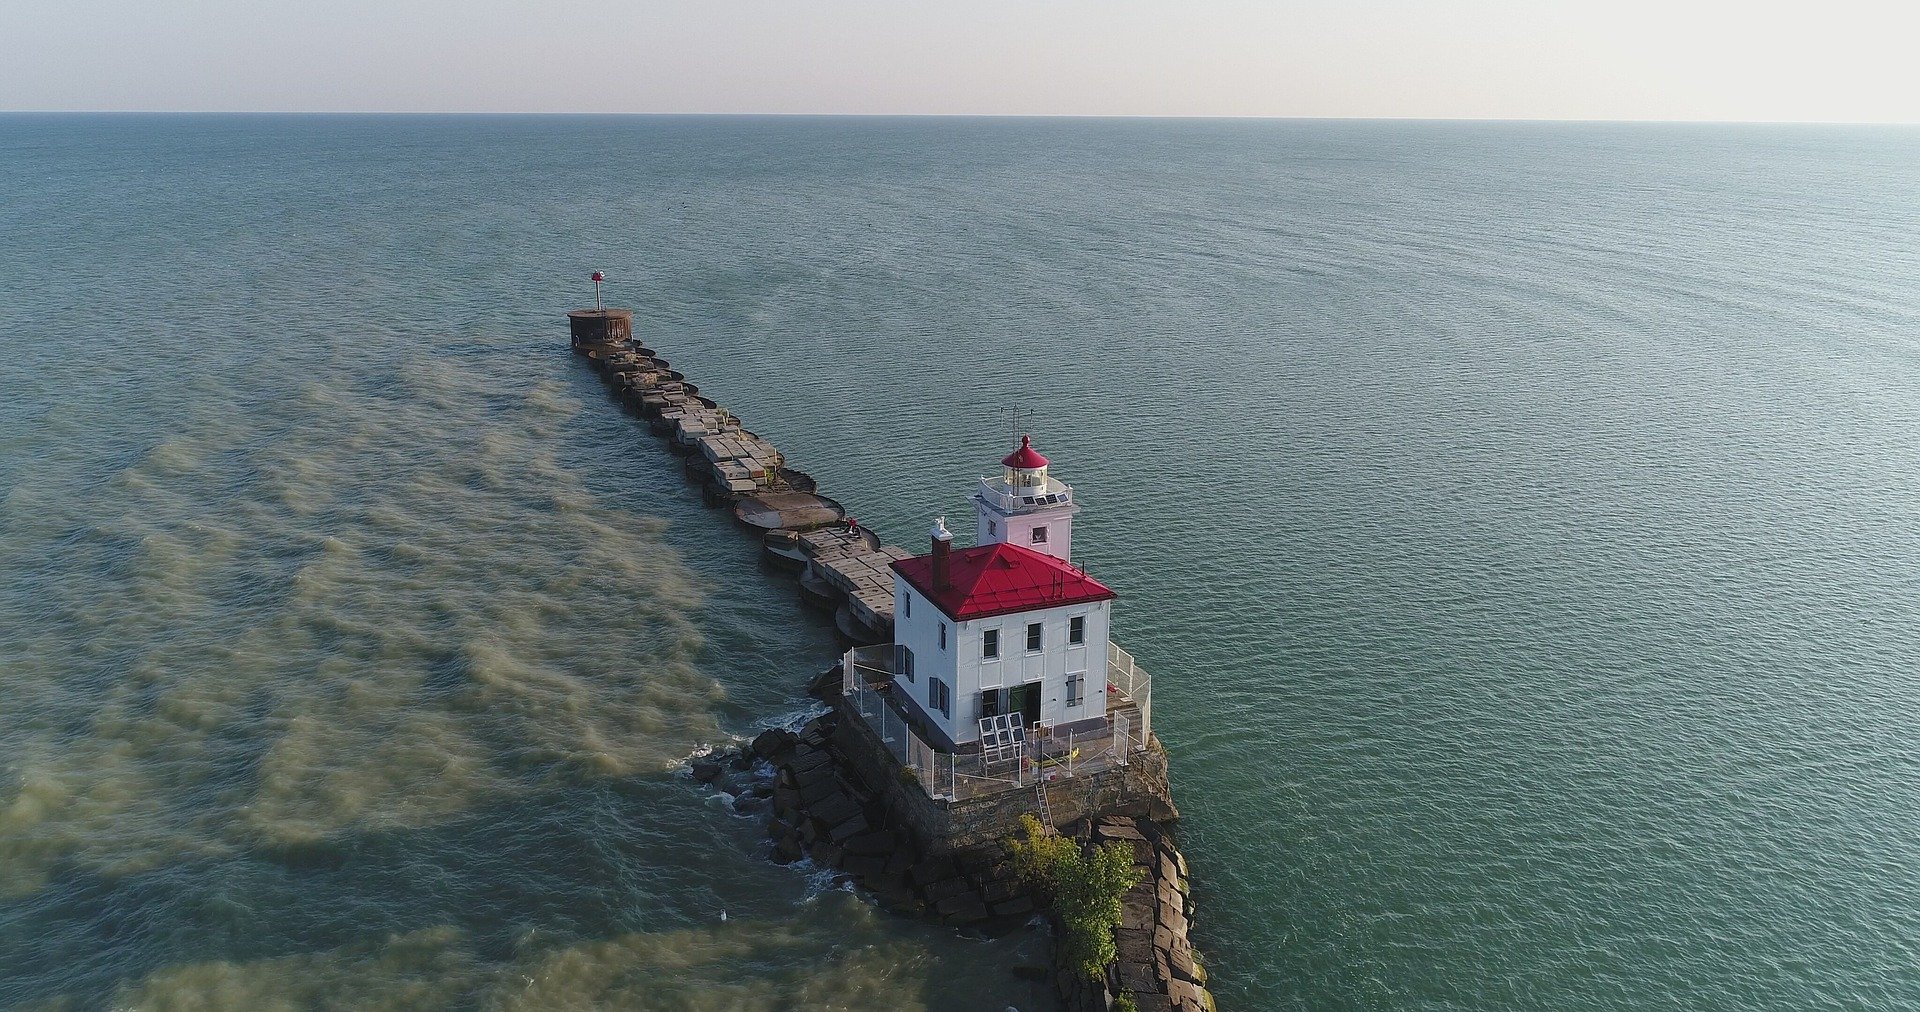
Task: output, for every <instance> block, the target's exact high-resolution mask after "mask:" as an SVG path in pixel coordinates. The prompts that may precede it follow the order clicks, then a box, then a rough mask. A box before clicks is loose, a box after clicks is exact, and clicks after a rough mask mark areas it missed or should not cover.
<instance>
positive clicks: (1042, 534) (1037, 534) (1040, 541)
mask: <svg viewBox="0 0 1920 1012" xmlns="http://www.w3.org/2000/svg"><path fill="white" fill-rule="evenodd" d="M1033 543H1034V544H1036V545H1044V544H1046V543H1047V529H1046V528H1045V527H1035V528H1034V529H1033Z"/></svg>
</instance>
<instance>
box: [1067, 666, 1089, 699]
mask: <svg viewBox="0 0 1920 1012" xmlns="http://www.w3.org/2000/svg"><path fill="white" fill-rule="evenodd" d="M1086 701H1087V675H1086V672H1077V673H1075V674H1071V675H1068V676H1067V705H1068V706H1079V705H1080V704H1081V703H1084V702H1086Z"/></svg>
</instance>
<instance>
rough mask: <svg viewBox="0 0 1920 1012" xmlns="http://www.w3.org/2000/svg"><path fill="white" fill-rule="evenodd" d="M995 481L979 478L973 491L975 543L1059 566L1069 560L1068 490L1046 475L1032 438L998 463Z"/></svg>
mask: <svg viewBox="0 0 1920 1012" xmlns="http://www.w3.org/2000/svg"><path fill="white" fill-rule="evenodd" d="M1000 466H1001V468H1002V470H1001V472H1000V476H999V477H997V478H981V479H980V487H979V488H978V489H977V490H975V491H974V493H973V508H974V512H975V513H977V514H978V515H979V520H978V526H977V527H976V528H975V529H974V543H975V544H978V545H991V544H1006V545H1019V546H1020V547H1022V548H1029V549H1032V550H1033V551H1036V552H1040V553H1042V554H1045V555H1051V556H1053V557H1054V558H1056V559H1059V560H1060V561H1062V562H1072V561H1073V515H1074V514H1075V513H1078V512H1080V507H1079V506H1077V505H1075V504H1074V502H1073V488H1072V486H1070V485H1068V484H1067V483H1065V482H1063V481H1060V480H1058V479H1056V478H1052V477H1049V476H1048V474H1047V458H1045V457H1043V456H1041V455H1040V451H1039V450H1036V449H1034V448H1033V437H1032V436H1021V437H1020V448H1019V449H1017V450H1015V451H1013V452H1012V453H1009V454H1007V456H1006V459H1004V460H1002V461H1000Z"/></svg>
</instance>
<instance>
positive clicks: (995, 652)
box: [980, 629, 1000, 658]
mask: <svg viewBox="0 0 1920 1012" xmlns="http://www.w3.org/2000/svg"><path fill="white" fill-rule="evenodd" d="M980 656H982V657H987V658H994V657H999V656H1000V630H998V629H988V630H987V631H986V632H983V633H981V634H980Z"/></svg>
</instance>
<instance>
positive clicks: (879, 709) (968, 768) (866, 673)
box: [840, 644, 1153, 801]
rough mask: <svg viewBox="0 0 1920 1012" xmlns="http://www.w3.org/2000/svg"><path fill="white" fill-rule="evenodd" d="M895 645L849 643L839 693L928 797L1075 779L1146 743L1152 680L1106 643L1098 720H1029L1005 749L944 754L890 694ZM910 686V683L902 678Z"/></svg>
mask: <svg viewBox="0 0 1920 1012" xmlns="http://www.w3.org/2000/svg"><path fill="white" fill-rule="evenodd" d="M901 661H902V658H901V656H900V648H898V647H896V646H893V645H886V644H882V645H878V646H868V647H855V648H854V649H852V650H849V651H848V652H847V653H846V655H845V657H844V658H843V659H842V675H841V686H840V689H841V693H842V695H844V696H845V697H846V700H847V702H848V704H849V705H850V706H851V707H852V709H853V710H854V711H855V712H857V713H858V714H859V715H860V717H861V719H862V720H864V721H866V724H867V726H868V727H869V728H871V729H872V731H873V733H874V736H875V737H876V738H878V739H879V740H880V742H881V744H882V745H884V746H885V747H886V749H887V751H888V752H889V753H890V754H892V756H893V758H894V759H895V760H896V761H897V762H898V763H899V764H900V768H901V769H902V770H904V771H906V772H907V774H908V775H910V776H912V777H913V778H914V779H915V780H917V781H918V782H919V784H920V786H921V788H922V789H924V790H925V791H926V792H927V795H928V796H929V797H933V798H938V799H941V800H945V801H956V800H960V799H963V798H971V797H979V796H981V795H983V794H992V793H997V792H1000V791H1007V790H1017V789H1021V788H1026V787H1031V786H1032V785H1034V784H1036V783H1040V782H1045V781H1051V780H1058V779H1062V778H1066V777H1075V776H1082V775H1085V774H1087V773H1091V772H1095V771H1098V770H1101V769H1105V768H1109V767H1112V766H1121V765H1125V764H1126V763H1127V761H1128V759H1129V757H1130V756H1131V755H1132V754H1133V753H1135V752H1138V751H1139V750H1141V749H1144V748H1146V747H1147V735H1148V734H1149V732H1150V729H1151V724H1150V721H1151V714H1152V707H1153V700H1152V681H1151V679H1149V678H1148V677H1147V673H1146V672H1145V671H1143V670H1141V669H1140V667H1139V666H1138V665H1136V664H1134V663H1133V657H1132V655H1131V654H1128V653H1127V652H1126V651H1124V650H1120V649H1119V648H1118V647H1112V646H1109V648H1108V662H1109V663H1108V669H1109V682H1110V685H1111V688H1110V690H1109V700H1108V715H1107V717H1108V719H1107V720H1106V722H1105V723H1104V724H1103V725H1096V726H1093V727H1080V728H1073V729H1061V728H1052V727H1047V726H1045V725H1034V726H1033V727H1032V728H1030V729H1029V733H1027V734H1026V735H1025V736H1024V738H1023V740H1022V741H1021V742H1020V743H1018V745H1017V746H1015V747H1012V748H1006V747H1002V748H999V749H995V750H993V751H992V752H991V753H990V752H988V751H987V750H983V749H978V748H971V749H970V748H966V747H963V748H962V749H961V750H960V751H958V752H950V751H946V750H943V749H941V748H938V747H935V746H934V745H932V744H930V743H928V742H927V741H926V739H925V738H923V737H922V736H921V735H920V734H919V732H918V731H917V730H915V728H914V724H913V722H912V721H910V720H908V719H907V717H906V716H905V715H904V714H903V713H902V712H901V710H900V704H899V703H898V702H897V701H896V700H894V699H893V698H890V697H891V694H892V693H895V692H898V691H901V690H900V689H899V688H897V687H896V683H895V676H896V675H899V674H901V672H902V664H901ZM908 684H912V683H908Z"/></svg>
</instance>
